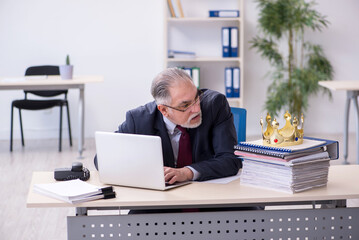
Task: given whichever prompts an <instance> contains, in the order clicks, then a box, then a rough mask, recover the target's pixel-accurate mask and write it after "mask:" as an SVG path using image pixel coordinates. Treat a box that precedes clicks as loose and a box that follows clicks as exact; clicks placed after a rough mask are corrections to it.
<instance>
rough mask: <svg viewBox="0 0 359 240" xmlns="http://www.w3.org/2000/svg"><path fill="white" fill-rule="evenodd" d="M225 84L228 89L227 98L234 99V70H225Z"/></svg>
mask: <svg viewBox="0 0 359 240" xmlns="http://www.w3.org/2000/svg"><path fill="white" fill-rule="evenodd" d="M224 84H225V89H226V97H227V98H231V97H233V71H232V68H225V69H224Z"/></svg>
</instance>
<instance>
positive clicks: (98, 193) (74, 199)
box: [34, 179, 116, 204]
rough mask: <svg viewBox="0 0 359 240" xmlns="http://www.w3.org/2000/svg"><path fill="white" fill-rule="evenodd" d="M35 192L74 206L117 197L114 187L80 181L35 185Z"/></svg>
mask: <svg viewBox="0 0 359 240" xmlns="http://www.w3.org/2000/svg"><path fill="white" fill-rule="evenodd" d="M34 192H37V193H40V194H43V195H45V196H48V197H52V198H56V199H59V200H62V201H65V202H68V203H72V204H76V203H81V202H87V201H92V200H96V199H107V198H114V197H116V193H115V192H114V191H113V188H112V187H106V188H100V187H97V186H95V185H92V184H89V183H86V182H84V181H81V180H79V179H76V180H70V181H64V182H57V183H48V184H35V185H34Z"/></svg>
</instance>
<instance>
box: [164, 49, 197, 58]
mask: <svg viewBox="0 0 359 240" xmlns="http://www.w3.org/2000/svg"><path fill="white" fill-rule="evenodd" d="M195 57H196V53H195V52H186V51H177V50H172V49H169V50H168V58H186V59H192V58H195Z"/></svg>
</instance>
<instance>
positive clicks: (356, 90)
mask: <svg viewBox="0 0 359 240" xmlns="http://www.w3.org/2000/svg"><path fill="white" fill-rule="evenodd" d="M319 85H321V86H323V87H326V88H329V89H330V90H334V91H336V90H345V91H347V99H346V102H345V112H344V114H345V120H344V164H348V160H347V159H348V123H349V109H350V101H351V100H352V101H353V103H354V108H355V112H356V115H357V127H356V128H357V129H356V142H357V164H359V107H358V96H359V81H320V82H319Z"/></svg>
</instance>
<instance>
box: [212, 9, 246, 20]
mask: <svg viewBox="0 0 359 240" xmlns="http://www.w3.org/2000/svg"><path fill="white" fill-rule="evenodd" d="M209 17H223V18H226V17H229V18H231V17H233V18H235V17H239V10H209Z"/></svg>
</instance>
